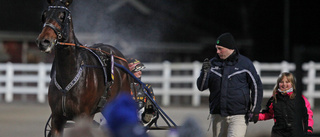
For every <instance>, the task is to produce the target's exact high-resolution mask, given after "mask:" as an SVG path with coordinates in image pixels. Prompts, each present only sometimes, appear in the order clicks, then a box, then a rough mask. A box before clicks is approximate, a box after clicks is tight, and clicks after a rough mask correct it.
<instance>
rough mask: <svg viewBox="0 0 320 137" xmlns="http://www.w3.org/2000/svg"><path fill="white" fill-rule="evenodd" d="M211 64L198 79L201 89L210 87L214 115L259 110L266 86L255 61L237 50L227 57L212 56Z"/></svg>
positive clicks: (228, 114)
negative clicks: (255, 65)
mask: <svg viewBox="0 0 320 137" xmlns="http://www.w3.org/2000/svg"><path fill="white" fill-rule="evenodd" d="M210 64H211V68H210V70H209V71H208V72H205V71H204V70H201V73H200V76H199V77H198V79H197V87H198V89H199V90H200V91H203V90H206V89H208V88H209V91H210V96H209V102H210V104H209V107H210V114H220V115H221V116H230V115H237V114H247V113H248V112H253V113H259V111H260V109H261V101H262V97H263V89H262V83H261V79H260V77H259V75H258V74H257V72H256V70H255V67H254V65H253V63H252V62H251V60H249V59H248V58H247V57H245V56H243V55H241V54H239V53H238V51H237V50H235V51H234V53H233V54H231V55H230V56H229V57H228V58H227V59H225V60H222V59H220V58H219V56H216V57H214V58H212V59H211V60H210ZM250 91H251V92H250Z"/></svg>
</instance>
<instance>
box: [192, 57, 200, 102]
mask: <svg viewBox="0 0 320 137" xmlns="http://www.w3.org/2000/svg"><path fill="white" fill-rule="evenodd" d="M200 69H201V66H200V62H198V61H195V62H193V79H194V82H193V83H192V89H193V95H192V106H199V105H200V103H201V96H200V91H199V90H198V88H197V78H198V77H199V75H200Z"/></svg>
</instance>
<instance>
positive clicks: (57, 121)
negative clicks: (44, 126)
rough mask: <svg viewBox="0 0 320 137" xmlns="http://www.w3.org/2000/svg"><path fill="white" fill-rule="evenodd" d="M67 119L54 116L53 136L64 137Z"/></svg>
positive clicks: (52, 124)
mask: <svg viewBox="0 0 320 137" xmlns="http://www.w3.org/2000/svg"><path fill="white" fill-rule="evenodd" d="M65 123H66V120H65V119H64V118H62V117H57V116H52V119H51V126H52V128H51V134H52V136H53V137H62V134H63V130H64V125H65Z"/></svg>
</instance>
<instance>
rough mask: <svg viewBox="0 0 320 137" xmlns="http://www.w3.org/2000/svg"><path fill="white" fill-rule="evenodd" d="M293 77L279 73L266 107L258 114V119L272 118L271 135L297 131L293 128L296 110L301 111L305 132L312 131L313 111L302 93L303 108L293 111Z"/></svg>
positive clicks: (284, 136) (283, 136) (276, 136)
mask: <svg viewBox="0 0 320 137" xmlns="http://www.w3.org/2000/svg"><path fill="white" fill-rule="evenodd" d="M296 93H297V91H296V86H295V78H294V76H293V74H292V73H288V72H284V73H281V75H280V76H279V78H278V80H277V84H276V85H275V87H274V89H273V96H272V97H271V98H270V99H269V101H268V103H267V107H266V109H265V110H263V111H262V112H261V113H260V114H259V120H268V119H271V118H273V119H274V125H273V127H272V133H271V136H272V137H292V136H294V135H295V134H294V133H293V132H295V131H297V129H296V128H295V124H294V122H295V120H296V119H295V116H296V112H302V118H301V119H302V123H301V124H302V125H303V131H304V133H306V134H309V133H312V131H313V119H312V117H313V112H312V111H311V108H310V103H309V102H308V100H307V99H306V98H305V97H304V96H303V95H302V98H303V99H302V102H303V106H304V107H303V108H302V109H301V110H299V111H295V107H296V106H297V105H295V104H296V103H295V102H296V100H297V98H298V96H296Z"/></svg>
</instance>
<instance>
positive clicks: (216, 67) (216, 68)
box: [212, 66, 220, 70]
mask: <svg viewBox="0 0 320 137" xmlns="http://www.w3.org/2000/svg"><path fill="white" fill-rule="evenodd" d="M219 69H220V68H219V66H214V67H212V70H219Z"/></svg>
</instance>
